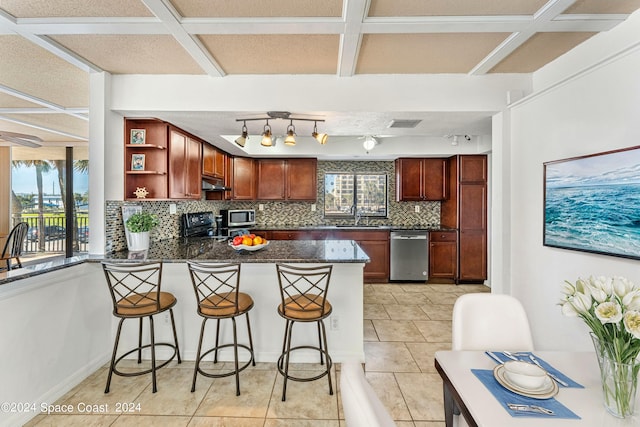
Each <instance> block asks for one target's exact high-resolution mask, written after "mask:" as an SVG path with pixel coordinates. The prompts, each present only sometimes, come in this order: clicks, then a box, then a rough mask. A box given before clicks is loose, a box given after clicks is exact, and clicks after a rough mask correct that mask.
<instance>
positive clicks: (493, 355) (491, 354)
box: [486, 351, 504, 365]
mask: <svg viewBox="0 0 640 427" xmlns="http://www.w3.org/2000/svg"><path fill="white" fill-rule="evenodd" d="M486 353H487V355H489V357H490V358H492V359H493V360H495V361H496V362H498V365H502V364H503V363H504V362H503V361H502V360H501V359H500V358H499V357H498V356H496V355H495V354H493V352H491V351H487V352H486Z"/></svg>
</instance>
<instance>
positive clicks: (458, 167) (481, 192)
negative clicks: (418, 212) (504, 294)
mask: <svg viewBox="0 0 640 427" xmlns="http://www.w3.org/2000/svg"><path fill="white" fill-rule="evenodd" d="M448 165H449V172H450V175H449V185H450V188H451V189H452V190H451V194H450V196H449V199H447V200H446V201H443V202H442V204H441V213H440V224H441V225H442V226H444V227H450V228H457V229H458V271H457V277H456V279H457V280H458V281H459V282H482V281H484V280H486V279H487V252H488V248H487V176H488V174H487V156H486V155H459V156H453V157H451V158H450V159H449V161H448Z"/></svg>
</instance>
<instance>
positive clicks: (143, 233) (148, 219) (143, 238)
mask: <svg viewBox="0 0 640 427" xmlns="http://www.w3.org/2000/svg"><path fill="white" fill-rule="evenodd" d="M159 223H160V222H159V221H158V217H157V216H156V215H153V214H150V213H149V212H138V213H135V214H133V215H131V216H130V217H129V219H127V221H126V222H125V226H126V227H127V230H129V239H128V240H127V244H128V246H129V250H130V251H143V250H146V249H149V232H150V231H151V230H153V229H154V228H155V227H157V226H158V224H159Z"/></svg>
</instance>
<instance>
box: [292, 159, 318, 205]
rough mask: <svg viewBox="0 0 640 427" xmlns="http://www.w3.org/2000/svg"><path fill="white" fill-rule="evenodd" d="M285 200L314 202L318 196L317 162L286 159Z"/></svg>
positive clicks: (313, 160)
mask: <svg viewBox="0 0 640 427" xmlns="http://www.w3.org/2000/svg"><path fill="white" fill-rule="evenodd" d="M286 169H287V173H286V180H287V185H286V198H287V200H308V201H315V200H316V199H317V195H318V189H317V182H318V160H317V159H287V164H286Z"/></svg>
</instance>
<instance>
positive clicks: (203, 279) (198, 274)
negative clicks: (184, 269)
mask: <svg viewBox="0 0 640 427" xmlns="http://www.w3.org/2000/svg"><path fill="white" fill-rule="evenodd" d="M187 265H188V266H189V274H190V276H191V281H192V283H193V290H194V291H195V293H196V299H197V301H198V314H199V315H200V316H202V327H201V328H200V340H199V341H198V353H197V355H196V367H195V369H194V371H193V384H192V385H191V391H192V392H194V391H195V390H196V378H197V377H198V373H200V374H202V375H204V376H205V377H209V378H221V377H228V376H231V375H235V376H236V396H240V372H241V371H243V370H244V369H245V368H247V367H248V366H249V365H250V364H253V366H255V365H256V362H255V359H254V354H253V339H252V337H251V323H250V322H249V311H250V310H251V309H252V308H253V299H252V298H251V296H250V295H249V294H246V293H243V292H240V264H239V263H230V264H213V263H202V262H193V261H188V262H187ZM243 314H244V315H246V318H247V331H248V335H249V345H248V346H247V345H245V344H238V332H237V327H236V317H238V316H241V315H243ZM209 319H215V320H216V344H215V346H214V347H213V348H211V349H209V350H207V351H206V352H204V353H202V341H203V338H204V331H205V325H206V323H207V320H209ZM222 319H231V323H232V325H233V343H228V344H220V320H222ZM226 347H233V357H234V359H233V360H234V363H235V365H234V369H233V370H232V371H227V372H222V373H218V374H212V373H210V372H206V371H204V370H203V369H202V368H201V367H200V363H201V362H202V359H203V358H204V357H205V356H206V355H208V354H209V353H212V352H213V354H214V356H213V363H218V350H220V349H222V348H226ZM238 347H240V348H244V349H246V350H247V351H248V352H249V360H248V361H247V362H246V363H244V364H243V365H242V366H239V362H238Z"/></svg>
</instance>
